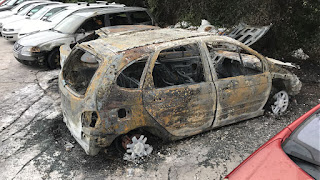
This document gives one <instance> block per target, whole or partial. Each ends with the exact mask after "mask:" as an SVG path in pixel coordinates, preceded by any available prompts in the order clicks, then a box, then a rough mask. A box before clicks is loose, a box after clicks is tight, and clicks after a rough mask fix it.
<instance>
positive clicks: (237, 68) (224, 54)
mask: <svg viewBox="0 0 320 180" xmlns="http://www.w3.org/2000/svg"><path fill="white" fill-rule="evenodd" d="M207 48H208V51H209V53H210V58H211V61H213V63H214V65H215V70H216V72H217V76H218V79H223V78H228V77H236V76H241V75H244V76H245V75H256V74H260V73H262V72H263V70H262V62H261V60H260V59H259V58H257V57H256V56H254V55H252V54H250V53H249V52H247V51H245V50H243V49H242V48H240V47H238V46H235V45H233V44H230V43H216V42H215V43H207Z"/></svg>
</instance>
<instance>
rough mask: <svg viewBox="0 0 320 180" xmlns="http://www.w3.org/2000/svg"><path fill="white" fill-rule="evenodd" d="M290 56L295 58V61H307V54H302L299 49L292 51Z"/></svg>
mask: <svg viewBox="0 0 320 180" xmlns="http://www.w3.org/2000/svg"><path fill="white" fill-rule="evenodd" d="M291 56H292V57H294V58H297V59H301V60H307V59H309V56H308V54H306V53H304V52H303V50H302V49H301V48H299V49H297V50H295V51H293V52H292V55H291Z"/></svg>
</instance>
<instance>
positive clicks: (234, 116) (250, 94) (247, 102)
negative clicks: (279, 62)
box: [214, 72, 271, 126]
mask: <svg viewBox="0 0 320 180" xmlns="http://www.w3.org/2000/svg"><path fill="white" fill-rule="evenodd" d="M215 84H216V87H217V102H218V104H217V113H216V122H215V124H214V126H219V124H220V123H223V122H221V121H234V120H242V119H239V118H238V117H239V116H241V115H243V114H248V115H250V114H252V113H255V112H256V111H259V110H261V109H262V108H263V106H264V105H265V103H266V101H267V100H268V97H269V93H270V90H271V76H270V73H269V72H265V73H263V74H258V75H253V76H237V77H230V78H225V79H218V80H217V81H215Z"/></svg>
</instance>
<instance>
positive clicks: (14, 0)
mask: <svg viewBox="0 0 320 180" xmlns="http://www.w3.org/2000/svg"><path fill="white" fill-rule="evenodd" d="M16 2H17V1H16V0H12V1H8V3H7V4H6V5H8V6H12V5H14V3H16Z"/></svg>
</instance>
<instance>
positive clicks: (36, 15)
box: [30, 6, 50, 19]
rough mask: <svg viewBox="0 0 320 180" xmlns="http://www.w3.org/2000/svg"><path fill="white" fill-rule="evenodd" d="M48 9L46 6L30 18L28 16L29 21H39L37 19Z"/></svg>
mask: <svg viewBox="0 0 320 180" xmlns="http://www.w3.org/2000/svg"><path fill="white" fill-rule="evenodd" d="M49 9H50V7H48V6H47V7H44V8H42V9H40V10H39V11H38V12H36V13H34V14H33V15H32V16H30V19H39V18H40V17H42V16H43V15H44V14H45V13H46V12H47V11H48V10H49Z"/></svg>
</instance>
